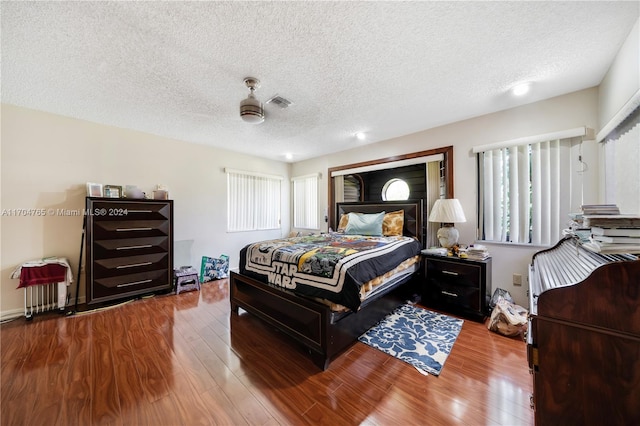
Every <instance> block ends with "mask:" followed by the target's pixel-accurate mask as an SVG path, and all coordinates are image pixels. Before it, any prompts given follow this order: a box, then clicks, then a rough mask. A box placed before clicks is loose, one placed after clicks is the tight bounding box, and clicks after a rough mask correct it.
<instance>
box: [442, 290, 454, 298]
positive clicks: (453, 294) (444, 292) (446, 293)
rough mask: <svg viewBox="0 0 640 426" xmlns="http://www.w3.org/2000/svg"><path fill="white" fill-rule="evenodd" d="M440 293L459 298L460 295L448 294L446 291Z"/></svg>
mask: <svg viewBox="0 0 640 426" xmlns="http://www.w3.org/2000/svg"><path fill="white" fill-rule="evenodd" d="M440 293H442V294H446V295H447V296H453V297H458V295H457V294H455V293H451V292H448V291H444V290H442V291H441V292H440Z"/></svg>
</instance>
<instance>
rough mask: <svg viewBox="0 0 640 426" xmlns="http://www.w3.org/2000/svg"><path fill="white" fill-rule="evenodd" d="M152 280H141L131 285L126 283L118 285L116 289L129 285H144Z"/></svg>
mask: <svg viewBox="0 0 640 426" xmlns="http://www.w3.org/2000/svg"><path fill="white" fill-rule="evenodd" d="M151 281H153V280H142V281H134V282H132V283H126V284H118V285H117V286H116V287H118V288H119V287H129V286H130V285H138V284H146V283H150V282H151Z"/></svg>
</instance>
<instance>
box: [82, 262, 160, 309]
mask: <svg viewBox="0 0 640 426" xmlns="http://www.w3.org/2000/svg"><path fill="white" fill-rule="evenodd" d="M169 272H170V271H169V270H168V269H159V270H156V271H147V272H141V273H137V274H127V275H119V276H116V277H105V278H94V280H93V286H92V288H91V292H92V294H91V300H92V301H93V302H100V301H105V300H109V299H115V298H117V297H121V296H122V294H123V292H126V294H127V295H128V296H133V295H136V294H142V293H148V292H151V291H153V290H156V289H166V288H168V287H170V286H171V276H170V273H169Z"/></svg>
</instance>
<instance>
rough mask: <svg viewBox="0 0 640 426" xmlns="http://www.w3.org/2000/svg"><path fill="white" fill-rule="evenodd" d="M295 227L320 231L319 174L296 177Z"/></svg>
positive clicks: (294, 188) (294, 185) (294, 192)
mask: <svg viewBox="0 0 640 426" xmlns="http://www.w3.org/2000/svg"><path fill="white" fill-rule="evenodd" d="M291 180H292V181H293V227H294V228H301V229H318V174H313V175H307V176H300V177H294V178H293V179H291Z"/></svg>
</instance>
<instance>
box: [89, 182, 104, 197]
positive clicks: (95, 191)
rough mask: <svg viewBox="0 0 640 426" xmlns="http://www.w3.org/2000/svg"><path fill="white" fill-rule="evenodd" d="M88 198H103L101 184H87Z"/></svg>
mask: <svg viewBox="0 0 640 426" xmlns="http://www.w3.org/2000/svg"><path fill="white" fill-rule="evenodd" d="M87 196H88V197H103V196H104V192H103V189H102V184H101V183H94V182H87Z"/></svg>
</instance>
